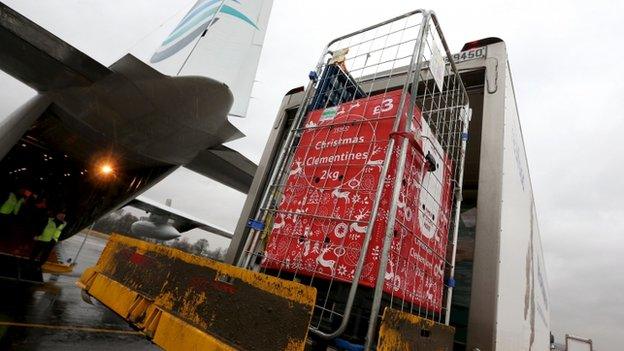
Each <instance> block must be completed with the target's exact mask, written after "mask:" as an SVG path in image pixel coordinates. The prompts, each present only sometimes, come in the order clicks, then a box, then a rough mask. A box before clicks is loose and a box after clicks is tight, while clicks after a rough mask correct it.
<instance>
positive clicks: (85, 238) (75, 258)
mask: <svg viewBox="0 0 624 351" xmlns="http://www.w3.org/2000/svg"><path fill="white" fill-rule="evenodd" d="M94 225H95V222H93V223H91V226H90V227H89V231H91V230H93V226H94ZM88 236H89V232H87V233H86V234H85V237H84V239H83V240H82V244H80V247H79V248H78V251H77V252H76V257H74V260H73V261H72V263H74V264H76V261H77V260H78V255H80V251H82V247H83V246H84V244H85V243H86V242H87V237H88Z"/></svg>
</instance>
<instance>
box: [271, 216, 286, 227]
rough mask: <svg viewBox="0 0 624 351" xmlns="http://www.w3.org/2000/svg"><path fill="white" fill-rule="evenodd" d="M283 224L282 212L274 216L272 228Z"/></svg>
mask: <svg viewBox="0 0 624 351" xmlns="http://www.w3.org/2000/svg"><path fill="white" fill-rule="evenodd" d="M285 224H286V222H285V221H284V214H283V213H280V214H278V215H277V216H275V220H274V221H273V229H280V228H282V227H283V226H284V225H285Z"/></svg>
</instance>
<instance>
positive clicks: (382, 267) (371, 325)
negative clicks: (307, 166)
mask: <svg viewBox="0 0 624 351" xmlns="http://www.w3.org/2000/svg"><path fill="white" fill-rule="evenodd" d="M428 27H429V12H427V11H425V12H423V20H422V25H421V28H420V33H419V34H418V40H417V42H416V45H415V48H414V51H415V52H414V56H413V57H412V62H413V61H414V58H415V59H416V67H415V68H414V69H412V68H413V64H410V69H409V70H410V71H409V73H410V74H414V75H415V76H414V80H413V83H412V89H411V96H410V105H409V109H408V114H407V118H406V121H405V126H404V129H405V131H406V132H407V131H409V128H410V126H411V124H412V123H411V122H412V118H413V114H414V105H415V103H416V94H417V93H418V82H419V80H420V70H421V66H422V61H421V59H420V57H421V55H422V52H423V48H424V40H425V37H426V35H427V32H428V29H429V28H428ZM401 117H402V115H398V116H397V120H400V119H401ZM408 142H409V141H408V140H407V138H403V142H402V145H401V151H400V152H401V153H400V155H399V160H398V165H397V171H396V176H395V179H394V187H393V190H392V197H391V200H390V209H389V211H388V223H387V225H386V232H385V237H384V243H383V248H382V253H381V258H380V260H379V269H378V271H377V281H376V283H375V293H374V295H373V303H372V306H371V313H370V318H369V321H368V331H367V333H366V344H365V346H364V349H365V350H371V347H372V345H373V336H374V335H375V330H376V327H377V316H378V315H379V309H380V307H381V297H382V294H383V286H384V282H385V273H386V269H387V266H388V257H389V254H390V245H391V244H392V238H393V236H392V233H393V231H394V222H395V220H396V210H397V198H398V196H399V193H400V191H401V185H402V184H401V178H403V171H404V169H405V159H406V157H407V147H408Z"/></svg>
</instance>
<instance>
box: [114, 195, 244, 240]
mask: <svg viewBox="0 0 624 351" xmlns="http://www.w3.org/2000/svg"><path fill="white" fill-rule="evenodd" d="M126 206H132V207H135V208H138V209H141V210H143V211H145V212H149V213H154V214H159V215H162V216H168V217H169V218H170V219H172V220H173V226H174V227H175V228H176V229H177V230H178V231H179V232H181V233H184V232H187V231H189V230H191V229H195V228H197V229H201V230H205V231H207V232H209V233H213V234H217V235H219V236H222V237H224V238H228V239H231V238H232V233H230V232H229V231H227V230H225V229H223V228H220V227H218V226H216V225H214V224H211V223H208V222H206V221H204V220H201V219H199V218H196V217H193V216H191V215H188V214H186V213H184V212H182V211H179V210H176V209H174V208H171V207H169V206H165V205H162V204H160V203H158V202H156V201H154V200H150V199H148V198H146V197H145V196H137V197H136V198H135V199H133V200H131V201H130V202H128V203H127V204H126Z"/></svg>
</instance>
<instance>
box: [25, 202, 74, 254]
mask: <svg viewBox="0 0 624 351" xmlns="http://www.w3.org/2000/svg"><path fill="white" fill-rule="evenodd" d="M66 225H67V223H66V222H65V214H64V213H62V212H61V213H59V214H57V215H56V217H54V218H52V217H50V218H48V222H47V224H46V226H45V228H43V231H42V232H41V234H40V235H38V236H36V237H35V246H34V247H33V251H32V255H31V259H32V260H33V261H38V262H40V263H43V262H45V261H47V260H48V256H50V253H51V252H52V249H54V246H55V245H56V243H57V242H58V240H59V238H60V237H61V233H62V232H63V229H64V228H65V226H66Z"/></svg>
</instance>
